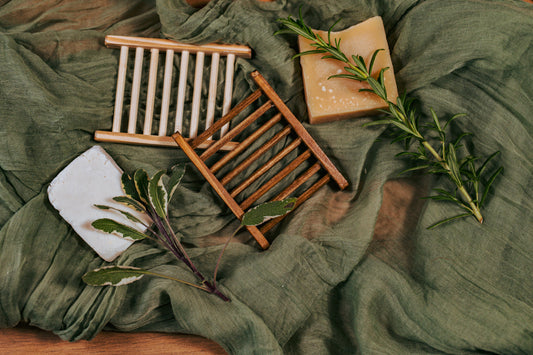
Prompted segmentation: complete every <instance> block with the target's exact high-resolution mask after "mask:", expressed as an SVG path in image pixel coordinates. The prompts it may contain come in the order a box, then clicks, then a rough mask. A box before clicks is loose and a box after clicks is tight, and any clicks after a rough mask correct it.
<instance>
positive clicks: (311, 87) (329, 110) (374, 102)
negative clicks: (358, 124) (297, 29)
mask: <svg viewBox="0 0 533 355" xmlns="http://www.w3.org/2000/svg"><path fill="white" fill-rule="evenodd" d="M315 33H317V34H318V35H320V36H321V37H322V38H323V39H325V40H326V41H327V38H328V37H327V36H328V33H327V31H315ZM337 38H339V39H341V42H340V49H341V51H342V52H343V53H344V54H345V55H346V56H347V57H348V58H350V59H351V58H352V55H360V56H362V57H363V58H364V59H365V63H366V65H367V66H368V64H369V62H370V59H371V58H372V55H373V53H374V52H375V51H376V50H378V49H383V50H382V51H380V52H379V53H378V55H377V57H376V60H375V62H374V66H373V70H372V73H371V74H372V75H373V76H374V77H376V75H377V74H378V73H379V71H380V70H381V68H385V67H388V68H389V69H387V70H386V71H385V73H384V80H385V87H386V89H387V98H388V100H389V101H392V102H396V98H397V97H398V89H397V88H396V80H395V79H394V70H393V68H392V61H391V58H390V52H389V46H388V43H387V38H386V35H385V28H384V27H383V21H382V20H381V17H379V16H376V17H372V18H370V19H368V20H366V21H364V22H361V23H359V24H357V25H355V26H352V27H350V28H348V29H346V30H344V31H339V32H331V42H332V43H335V42H334V41H335V39H337ZM310 43H311V41H309V40H307V39H305V38H303V37H301V36H300V38H299V45H300V51H301V52H304V51H308V50H313V49H316V48H315V47H312V46H311V45H310ZM323 56H324V54H309V55H304V56H302V57H300V63H301V65H302V73H303V81H304V88H305V99H306V102H307V110H308V114H309V122H310V123H312V124H315V123H323V122H331V121H337V120H342V119H347V118H353V117H360V116H366V115H370V114H373V113H375V112H376V110H377V109H380V108H387V107H388V105H387V104H386V103H385V101H384V100H382V99H381V98H379V97H378V96H377V95H375V94H374V93H371V92H360V91H359V90H360V89H361V88H369V85H368V84H367V83H366V82H360V81H356V80H352V79H347V78H331V79H329V80H328V78H329V77H330V76H331V75H335V74H347V72H346V71H345V70H344V67H345V66H346V64H345V63H343V62H341V61H338V60H336V59H322V57H323Z"/></svg>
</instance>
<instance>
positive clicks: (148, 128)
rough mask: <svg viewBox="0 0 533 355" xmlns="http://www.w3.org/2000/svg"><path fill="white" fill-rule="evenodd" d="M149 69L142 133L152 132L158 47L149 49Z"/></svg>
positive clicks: (148, 133)
mask: <svg viewBox="0 0 533 355" xmlns="http://www.w3.org/2000/svg"><path fill="white" fill-rule="evenodd" d="M150 54H151V55H150V70H149V73H148V92H147V93H146V110H145V115H144V127H143V134H147V135H150V134H152V120H153V118H154V104H155V89H156V84H157V66H158V64H159V49H152V50H150Z"/></svg>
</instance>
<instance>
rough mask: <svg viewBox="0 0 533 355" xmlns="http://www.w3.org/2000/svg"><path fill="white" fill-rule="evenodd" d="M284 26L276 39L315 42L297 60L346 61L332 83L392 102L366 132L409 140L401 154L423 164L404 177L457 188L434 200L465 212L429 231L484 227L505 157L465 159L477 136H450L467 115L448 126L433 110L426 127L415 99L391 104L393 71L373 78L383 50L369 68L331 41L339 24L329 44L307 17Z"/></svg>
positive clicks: (403, 98) (440, 192)
mask: <svg viewBox="0 0 533 355" xmlns="http://www.w3.org/2000/svg"><path fill="white" fill-rule="evenodd" d="M278 21H279V22H280V23H281V24H282V25H283V26H284V28H282V29H280V30H279V31H277V32H276V34H283V33H289V34H297V35H300V36H302V37H304V38H306V39H308V40H310V41H311V42H312V43H311V46H312V47H314V49H313V50H309V51H305V52H301V53H299V54H296V55H295V56H294V57H295V58H297V57H299V56H302V55H309V54H324V56H323V57H322V58H324V59H334V60H337V61H340V62H342V63H344V64H345V65H346V66H345V67H344V70H345V72H344V73H341V74H336V75H332V76H330V79H333V78H346V79H352V80H357V81H361V82H366V83H367V84H368V88H363V89H360V91H366V92H371V93H373V94H375V95H377V96H378V97H379V98H381V99H382V100H383V101H385V102H386V104H387V105H388V109H386V110H381V112H382V113H383V114H384V117H383V118H381V119H378V120H375V121H372V122H370V123H367V124H366V125H365V127H368V126H374V125H390V126H392V127H394V128H395V129H393V132H394V133H395V134H396V137H395V138H394V139H393V142H397V141H403V142H404V143H405V147H406V149H405V151H404V152H402V153H400V154H398V155H399V156H402V157H407V158H410V159H412V160H415V161H417V162H421V164H418V165H416V166H415V167H412V168H409V169H407V170H405V171H404V172H407V171H413V170H422V169H423V170H425V171H426V172H428V173H431V174H439V175H440V174H442V175H444V176H446V177H447V178H448V180H449V181H450V182H451V183H452V186H453V188H452V190H451V191H448V190H444V189H434V192H435V193H436V194H435V195H433V196H429V197H428V198H429V199H432V200H435V201H447V202H453V203H455V204H456V205H458V206H459V207H460V209H461V210H462V211H463V212H462V213H460V214H458V215H456V216H453V217H449V218H445V219H443V220H441V221H439V222H436V223H434V224H432V225H431V226H429V227H428V228H434V227H436V226H438V225H441V224H443V223H446V222H449V221H452V220H454V219H457V218H463V217H467V216H473V217H475V218H476V220H477V221H478V222H479V223H483V215H482V214H481V208H482V206H483V205H484V203H485V201H486V197H487V195H488V193H489V191H490V189H491V186H492V185H493V183H494V181H495V180H496V178H497V176H498V175H499V174H500V173H501V172H502V171H503V168H502V167H498V168H496V169H495V171H493V172H492V173H491V174H490V175H489V176H488V177H487V173H488V167H489V162H491V161H492V160H493V159H494V158H495V157H496V156H497V155H498V154H499V152H495V153H493V154H491V155H490V156H489V157H488V158H487V159H485V160H484V161H483V162H482V163H481V164H478V162H480V161H482V159H481V158H480V157H477V156H473V155H470V154H466V155H465V156H463V157H461V156H460V154H459V153H460V148H461V147H462V145H461V141H462V139H463V138H465V137H466V136H468V135H471V134H470V133H463V134H461V135H459V137H457V138H456V139H454V140H450V139H449V138H448V133H447V132H448V130H447V128H448V127H449V124H450V123H451V122H452V121H453V120H455V119H457V118H459V117H460V116H461V115H455V116H453V117H451V118H450V119H448V120H447V121H446V122H445V124H443V125H442V124H441V122H440V119H439V118H438V117H437V114H436V113H435V112H434V111H433V110H431V118H432V122H431V123H430V124H428V125H426V126H422V125H421V124H420V115H419V114H418V113H417V112H416V110H415V108H414V105H413V104H412V103H413V100H412V99H411V98H409V97H407V96H406V95H403V96H401V97H398V98H397V100H396V103H394V102H392V101H390V100H389V98H388V97H387V90H386V87H385V83H384V76H383V73H384V72H385V71H386V70H388V69H389V68H380V70H379V71H378V72H377V74H376V75H374V76H373V75H372V73H373V72H374V63H375V59H376V57H377V55H378V53H379V52H380V51H381V49H380V50H376V51H375V52H374V53H373V55H372V57H371V58H370V61H369V63H368V65H367V64H366V63H365V60H364V58H363V57H362V56H359V55H356V54H353V55H352V56H351V58H350V59H349V58H348V56H347V55H346V54H345V53H343V52H342V50H341V49H340V40H339V39H335V40H334V41H332V40H331V31H332V29H333V26H335V24H333V26H331V27H330V28H329V30H328V37H327V39H324V38H322V37H321V36H319V35H317V34H316V33H315V32H314V31H313V30H312V29H311V28H310V27H309V26H307V25H306V24H305V22H304V20H303V18H302V14H301V12H300V14H299V17H298V18H297V19H294V18H292V17H291V16H288V18H286V19H279V20H278ZM414 142H416V143H417V147H416V149H415V151H411V150H410V147H411V144H412V143H414ZM430 142H431V143H430ZM435 142H436V143H435Z"/></svg>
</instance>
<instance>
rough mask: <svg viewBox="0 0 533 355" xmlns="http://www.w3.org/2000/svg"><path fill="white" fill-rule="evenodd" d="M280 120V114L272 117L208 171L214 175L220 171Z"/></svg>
mask: <svg viewBox="0 0 533 355" xmlns="http://www.w3.org/2000/svg"><path fill="white" fill-rule="evenodd" d="M280 119H281V113H278V114H276V115H275V116H274V117H272V118H271V119H270V120H268V122H266V123H265V124H264V125H262V126H261V127H259V128H258V129H257V130H256V131H254V132H252V133H251V134H250V135H249V136H248V137H246V139H245V140H243V141H242V142H240V143H239V145H238V147H237V148H235V149H233V150H232V151H231V152H229V153H227V154H226V155H224V156H223V157H222V158H220V160H218V161H217V162H216V163H215V164H213V165H211V167H210V168H209V169H211V171H212V172H213V174H215V173H216V172H217V171H219V170H220V169H222V167H223V166H224V165H226V164H227V163H228V162H229V161H231V160H232V159H234V158H235V157H237V156H238V155H239V154H241V153H242V152H244V151H245V150H246V148H248V147H249V146H250V145H251V144H252V143H253V142H255V141H256V140H257V139H258V138H259V137H261V136H262V135H263V134H265V133H266V132H267V131H268V130H269V129H271V128H272V127H274V125H275V124H276V123H278V122H279V121H280Z"/></svg>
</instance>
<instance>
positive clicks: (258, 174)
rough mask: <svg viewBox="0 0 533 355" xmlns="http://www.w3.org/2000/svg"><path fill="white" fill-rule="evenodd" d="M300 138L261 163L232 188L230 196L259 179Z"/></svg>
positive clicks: (292, 148)
mask: <svg viewBox="0 0 533 355" xmlns="http://www.w3.org/2000/svg"><path fill="white" fill-rule="evenodd" d="M301 142H302V140H301V139H300V138H297V139H296V140H294V141H293V142H292V143H291V144H289V145H288V146H286V147H285V148H283V149H282V150H281V151H280V152H279V153H278V154H276V155H275V156H274V157H273V158H272V159H270V160H269V161H267V162H266V163H265V164H263V165H262V166H261V167H260V168H259V169H257V170H256V171H254V172H253V174H251V175H250V176H249V177H248V178H246V179H245V180H244V181H243V182H241V183H240V184H239V186H237V187H236V188H235V189H233V190H232V191H231V192H230V195H231V196H232V197H234V198H235V197H236V196H237V195H239V194H240V193H241V192H243V191H244V190H245V189H246V188H247V187H248V186H250V185H251V184H252V183H253V182H254V181H256V180H257V179H259V178H260V177H261V176H262V175H263V174H265V173H266V172H267V171H268V170H270V169H272V167H274V165H276V164H277V163H279V162H280V161H281V160H282V159H283V158H285V157H286V156H287V155H288V154H289V153H290V152H292V151H293V150H294V149H296V148H297V147H298V146H299V145H300V143H301Z"/></svg>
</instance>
